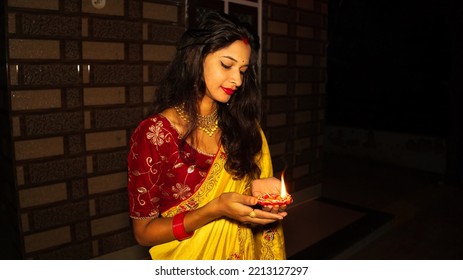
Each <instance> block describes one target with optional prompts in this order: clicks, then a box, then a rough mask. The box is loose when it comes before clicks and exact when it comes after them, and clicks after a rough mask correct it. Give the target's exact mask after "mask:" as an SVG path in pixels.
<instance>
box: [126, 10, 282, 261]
mask: <svg viewBox="0 0 463 280" xmlns="http://www.w3.org/2000/svg"><path fill="white" fill-rule="evenodd" d="M258 48H259V44H258V41H257V38H256V37H255V36H253V34H252V33H251V32H250V31H249V30H248V29H247V28H246V27H245V26H244V25H243V24H241V23H239V22H238V21H236V20H235V19H234V18H232V17H230V16H228V15H226V14H222V13H212V14H210V15H209V16H208V17H207V18H206V20H205V21H204V22H203V23H202V24H201V25H200V26H199V28H198V29H189V30H187V31H186V32H185V34H184V35H183V36H182V38H181V40H180V43H179V46H178V50H177V53H176V56H175V58H174V59H173V61H172V63H171V64H170V65H169V66H168V68H167V72H166V74H165V76H164V79H163V80H162V81H161V83H160V85H159V87H158V89H157V92H156V95H155V101H154V103H153V107H154V109H153V112H152V114H151V115H150V116H149V117H148V118H146V119H145V120H143V121H142V122H141V123H140V124H139V126H138V127H137V128H136V130H135V131H134V133H133V135H132V138H131V147H130V153H129V155H128V171H129V180H128V190H129V204H130V216H131V218H132V221H133V231H134V235H135V238H136V240H137V242H138V243H139V244H141V245H144V246H153V247H152V248H151V249H150V254H151V257H152V258H153V259H284V258H285V250H284V241H283V233H282V230H281V223H280V222H279V221H281V220H282V219H283V218H284V217H285V216H286V215H287V213H286V212H285V209H284V207H282V208H278V207H264V208H261V207H260V206H259V205H257V197H258V196H259V195H262V194H265V193H279V189H280V186H281V185H280V184H281V183H280V181H279V180H278V179H276V178H274V177H272V163H271V159H270V153H269V150H268V145H267V142H266V140H265V137H264V135H263V133H262V130H261V128H260V126H259V120H260V115H261V96H260V92H259V90H258V84H257V79H256V63H257V51H258Z"/></svg>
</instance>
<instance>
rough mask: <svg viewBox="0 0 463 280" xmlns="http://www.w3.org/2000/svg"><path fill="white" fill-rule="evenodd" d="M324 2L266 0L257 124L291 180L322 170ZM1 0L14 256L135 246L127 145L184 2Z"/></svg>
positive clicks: (140, 254) (119, 254)
mask: <svg viewBox="0 0 463 280" xmlns="http://www.w3.org/2000/svg"><path fill="white" fill-rule="evenodd" d="M326 2H327V0H267V1H264V17H263V18H264V34H263V38H262V39H263V48H262V49H263V61H262V66H263V67H262V74H263V75H262V85H263V93H264V99H265V104H266V110H267V114H266V117H265V120H264V121H265V122H264V128H265V130H266V133H267V135H268V138H269V143H270V148H271V152H272V155H273V159H274V165H275V170H276V171H278V170H283V169H284V168H287V171H286V176H287V180H288V182H289V186H290V190H291V191H292V192H295V191H300V190H304V189H319V187H320V182H321V177H320V174H321V147H322V141H323V137H322V133H323V122H324V110H323V107H324V83H325V79H326V78H325V60H326V59H325V42H326V14H327V8H326V5H327V3H326ZM4 3H5V5H4V8H5V11H4V15H5V16H4V21H5V23H6V25H5V26H6V29H5V30H3V32H5V33H6V34H5V38H6V43H7V45H6V48H7V51H6V52H3V53H7V57H6V62H7V70H5V69H2V72H0V74H1V79H2V81H4V82H5V83H2V85H6V87H2V94H3V98H2V99H1V101H0V113H1V115H0V116H1V121H2V131H1V140H2V150H1V151H2V159H1V164H2V167H5V168H2V179H3V178H5V182H6V184H5V186H4V187H3V186H2V193H5V194H7V195H6V197H8V199H6V200H5V202H2V206H4V208H5V209H2V210H5V211H4V213H8V217H9V219H10V220H11V221H10V225H11V224H12V225H14V224H15V223H17V224H18V225H19V233H18V234H16V236H19V239H18V240H17V242H16V243H17V245H18V246H20V248H21V249H20V251H21V252H22V257H24V258H27V259H91V258H104V259H111V258H116V259H117V258H144V257H146V249H145V248H141V247H139V246H137V245H135V241H134V239H133V236H132V232H131V228H130V220H129V218H128V215H127V195H126V189H125V188H126V179H127V178H126V153H127V144H128V141H129V137H130V134H131V132H132V130H133V128H134V127H135V125H136V124H137V123H138V121H139V120H140V119H141V118H142V117H143V116H144V113H145V112H146V108H147V106H148V104H149V103H150V102H151V99H152V95H153V92H154V89H155V87H156V85H157V82H158V80H159V77H160V73H161V72H162V71H163V69H164V67H165V65H166V64H167V63H168V61H169V60H170V59H171V56H172V54H173V52H174V49H175V47H174V46H175V43H176V41H177V40H178V38H179V36H180V35H181V33H182V32H183V31H184V27H185V22H184V13H185V1H183V0H178V1H174V0H169V1H167V0H164V1H162V0H159V1H158V0H130V1H127V0H112V1H106V3H107V6H106V7H105V8H103V9H95V8H93V7H92V6H91V4H90V0H88V1H84V0H40V1H39V0H36V1H30V0H8V1H7V0H5V1H4ZM2 59H5V58H4V57H2Z"/></svg>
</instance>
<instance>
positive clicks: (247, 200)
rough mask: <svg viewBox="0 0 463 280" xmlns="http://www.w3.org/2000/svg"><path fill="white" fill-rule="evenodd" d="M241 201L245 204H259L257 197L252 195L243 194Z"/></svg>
mask: <svg viewBox="0 0 463 280" xmlns="http://www.w3.org/2000/svg"><path fill="white" fill-rule="evenodd" d="M240 202H241V203H242V204H245V205H249V206H254V205H256V204H257V198H256V197H254V196H250V195H242V196H241V201H240Z"/></svg>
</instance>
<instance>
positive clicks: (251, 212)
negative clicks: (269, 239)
mask: <svg viewBox="0 0 463 280" xmlns="http://www.w3.org/2000/svg"><path fill="white" fill-rule="evenodd" d="M215 203H216V207H217V211H218V212H219V213H220V214H221V216H226V217H228V218H231V219H234V220H236V221H239V222H242V223H254V224H260V225H265V224H269V223H273V222H275V221H278V220H282V219H283V218H284V217H285V216H286V213H278V214H276V213H271V212H269V211H263V210H261V209H255V208H254V206H255V205H256V204H257V198H255V197H253V196H248V195H242V194H239V193H223V194H221V195H220V196H219V197H218V198H217V199H216V200H215Z"/></svg>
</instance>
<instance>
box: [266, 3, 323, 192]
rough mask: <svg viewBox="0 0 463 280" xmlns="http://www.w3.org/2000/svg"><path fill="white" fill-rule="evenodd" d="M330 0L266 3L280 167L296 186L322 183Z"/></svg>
mask: <svg viewBox="0 0 463 280" xmlns="http://www.w3.org/2000/svg"><path fill="white" fill-rule="evenodd" d="M327 13H328V8H327V0H268V1H266V5H264V13H263V14H264V19H265V20H264V34H263V36H262V37H263V62H262V65H263V68H262V70H263V71H262V73H263V91H264V93H265V94H266V97H267V98H266V100H265V101H266V106H267V108H266V109H267V112H269V113H268V114H267V115H266V122H265V124H266V127H267V131H268V132H267V134H268V138H269V144H270V148H271V151H272V156H273V159H274V160H273V161H274V165H275V169H276V170H283V169H285V168H286V173H285V177H287V181H288V182H289V184H288V185H289V187H290V188H291V191H293V192H294V191H301V190H304V189H309V188H312V189H314V190H313V192H314V193H315V195H317V194H319V188H320V186H321V168H322V144H323V124H324V106H325V105H324V101H325V81H326V74H325V72H326V52H325V45H326V38H327V22H326V20H327Z"/></svg>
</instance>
